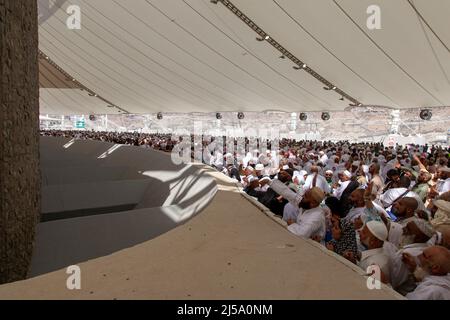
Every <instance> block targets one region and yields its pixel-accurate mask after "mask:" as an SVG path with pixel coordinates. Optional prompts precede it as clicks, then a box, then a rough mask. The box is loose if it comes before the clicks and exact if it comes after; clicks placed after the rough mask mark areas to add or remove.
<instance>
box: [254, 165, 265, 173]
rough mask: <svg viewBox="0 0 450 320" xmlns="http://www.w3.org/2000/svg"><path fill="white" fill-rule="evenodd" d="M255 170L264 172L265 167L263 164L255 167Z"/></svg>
mask: <svg viewBox="0 0 450 320" xmlns="http://www.w3.org/2000/svg"><path fill="white" fill-rule="evenodd" d="M255 170H258V171H261V170H264V165H263V164H261V163H258V164H257V165H256V167H255Z"/></svg>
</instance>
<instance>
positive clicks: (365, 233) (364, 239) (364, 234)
mask: <svg viewBox="0 0 450 320" xmlns="http://www.w3.org/2000/svg"><path fill="white" fill-rule="evenodd" d="M358 232H359V239H360V240H361V243H362V244H364V245H365V246H366V247H368V246H369V242H370V239H371V237H372V234H371V233H370V230H369V228H367V226H364V227H363V228H362V229H359V230H358Z"/></svg>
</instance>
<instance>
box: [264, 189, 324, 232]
mask: <svg viewBox="0 0 450 320" xmlns="http://www.w3.org/2000/svg"><path fill="white" fill-rule="evenodd" d="M270 187H271V188H272V189H273V190H274V191H275V192H276V193H278V194H279V195H281V196H283V198H285V199H286V200H288V201H289V203H288V204H287V205H286V206H291V207H292V209H293V210H290V211H286V210H285V211H284V214H283V220H285V221H286V222H287V224H288V227H287V228H288V230H289V231H290V232H292V233H293V234H295V235H297V236H299V237H303V238H307V239H309V238H314V239H324V237H325V231H326V226H325V212H324V210H323V209H322V208H321V207H320V204H321V203H322V201H323V199H324V198H325V194H324V192H323V191H322V190H321V189H320V188H318V187H314V188H312V189H309V190H307V191H306V192H304V194H302V193H295V192H293V191H292V190H291V189H289V188H288V187H287V186H286V185H284V184H283V183H281V182H280V181H279V180H274V181H273V182H272V183H271V185H270ZM297 208H299V209H297Z"/></svg>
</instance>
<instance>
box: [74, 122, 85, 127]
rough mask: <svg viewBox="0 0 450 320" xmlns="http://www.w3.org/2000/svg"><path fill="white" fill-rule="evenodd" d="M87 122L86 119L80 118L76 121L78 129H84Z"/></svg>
mask: <svg viewBox="0 0 450 320" xmlns="http://www.w3.org/2000/svg"><path fill="white" fill-rule="evenodd" d="M84 126H85V123H84V120H78V121H77V122H75V127H76V128H77V129H84Z"/></svg>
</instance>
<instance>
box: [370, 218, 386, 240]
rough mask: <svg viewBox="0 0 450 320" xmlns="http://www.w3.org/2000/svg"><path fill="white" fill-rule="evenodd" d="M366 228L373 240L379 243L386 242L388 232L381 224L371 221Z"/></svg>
mask: <svg viewBox="0 0 450 320" xmlns="http://www.w3.org/2000/svg"><path fill="white" fill-rule="evenodd" d="M366 227H367V229H369V231H370V233H371V234H373V236H374V237H375V238H377V239H379V240H381V241H386V239H387V237H388V231H387V228H386V226H385V224H384V223H383V222H380V221H375V220H371V221H369V222H367V223H366Z"/></svg>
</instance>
